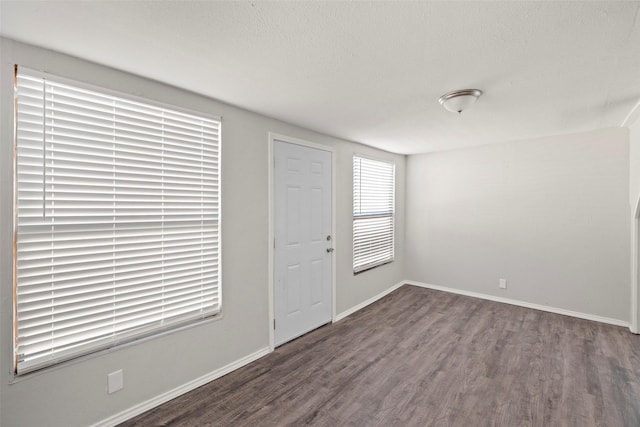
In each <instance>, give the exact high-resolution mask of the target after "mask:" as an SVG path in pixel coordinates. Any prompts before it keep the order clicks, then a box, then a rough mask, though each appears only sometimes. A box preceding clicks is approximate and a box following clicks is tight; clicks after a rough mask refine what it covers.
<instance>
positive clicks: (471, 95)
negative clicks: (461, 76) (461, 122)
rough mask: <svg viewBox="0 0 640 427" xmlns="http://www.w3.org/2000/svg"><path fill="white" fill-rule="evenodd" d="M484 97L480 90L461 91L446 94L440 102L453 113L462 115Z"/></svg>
mask: <svg viewBox="0 0 640 427" xmlns="http://www.w3.org/2000/svg"><path fill="white" fill-rule="evenodd" d="M480 95H482V91H481V90H480V89H461V90H454V91H452V92H448V93H445V94H444V95H442V96H441V97H440V99H439V100H438V101H440V104H442V106H443V107H444V108H446V109H447V110H449V111H451V112H452V113H458V114H459V113H461V112H462V110H466V109H467V108H469V107H471V106H472V105H473V104H475V102H476V101H477V100H478V98H480Z"/></svg>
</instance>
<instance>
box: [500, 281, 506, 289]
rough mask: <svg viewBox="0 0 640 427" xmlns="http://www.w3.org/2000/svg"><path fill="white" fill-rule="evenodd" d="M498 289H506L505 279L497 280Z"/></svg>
mask: <svg viewBox="0 0 640 427" xmlns="http://www.w3.org/2000/svg"><path fill="white" fill-rule="evenodd" d="M498 287H499V288H500V289H507V279H500V280H498Z"/></svg>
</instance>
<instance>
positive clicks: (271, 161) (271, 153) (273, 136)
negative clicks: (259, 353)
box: [267, 132, 340, 351]
mask: <svg viewBox="0 0 640 427" xmlns="http://www.w3.org/2000/svg"><path fill="white" fill-rule="evenodd" d="M268 137H269V145H268V155H267V158H268V166H267V170H268V176H269V179H268V186H269V189H268V198H269V214H268V218H269V234H268V239H267V246H268V254H269V256H268V259H269V260H268V262H269V270H268V271H269V292H268V297H269V323H268V324H267V327H268V329H269V350H270V351H273V350H274V349H275V344H274V343H275V331H274V329H273V322H274V321H275V311H274V298H275V289H274V277H273V275H274V274H275V266H274V262H275V256H274V255H275V254H274V247H273V246H274V239H275V215H274V198H275V191H274V188H273V186H274V172H275V167H274V166H275V150H274V144H275V141H282V142H288V143H290V144H296V145H301V146H304V147H309V148H315V149H317V150H323V151H328V152H330V153H331V236H333V247H334V249H335V250H334V251H333V253H332V254H331V294H332V296H331V322H335V321H336V254H337V253H339V251H340V249H339V247H338V244H337V241H338V240H337V239H336V220H335V219H336V152H335V149H334V148H333V147H329V146H327V145H322V144H317V143H315V142H309V141H305V140H303V139H299V138H294V137H290V136H286V135H281V134H277V133H273V132H269V133H268Z"/></svg>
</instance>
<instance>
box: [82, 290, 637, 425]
mask: <svg viewBox="0 0 640 427" xmlns="http://www.w3.org/2000/svg"><path fill="white" fill-rule="evenodd" d="M403 285H413V286H418V287H422V288H427V289H433V290H437V291H443V292H449V293H453V294H459V295H465V296H469V297H474V298H480V299H484V300H489V301H495V302H501V303H504V304H511V305H517V306H520V307H525V308H532V309H535V310H541V311H547V312H550V313H556V314H562V315H565V316H572V317H577V318H580V319H586V320H593V321H595V322H601V323H607V324H611V325H616V326H623V327H627V328H628V327H629V322H626V321H623V320H619V319H612V318H609V317H603V316H596V315H593V314H587V313H581V312H578V311H571V310H565V309H562V308H556V307H550V306H547V305H541V304H533V303H529V302H525V301H519V300H514V299H510V298H502V297H497V296H493V295H488V294H482V293H479V292H471V291H465V290H462V289H456V288H449V287H446V286H438V285H431V284H428V283H423V282H416V281H414V280H403V281H402V282H399V283H396V284H395V285H393V286H391V287H390V288H388V289H386V290H384V291H382V292H380V293H379V294H377V295H374V296H373V297H371V298H369V299H367V300H366V301H363V302H361V303H360V304H357V305H355V306H353V307H351V308H349V309H347V310H345V311H343V312H341V313H340V314H337V315H336V316H335V317H334V319H333V321H334V322H338V321H340V320H342V319H344V318H345V317H347V316H350V315H351V314H353V313H355V312H357V311H359V310H361V309H363V308H365V307H366V306H368V305H370V304H372V303H374V302H376V301H378V300H379V299H381V298H383V297H385V296H386V295H388V294H390V293H391V292H393V291H395V290H396V289H398V288H400V287H401V286H403ZM271 351H272V350H271V349H270V348H269V347H265V348H262V349H260V350H257V351H256V352H254V353H251V354H249V355H247V356H245V357H243V358H241V359H238V360H236V361H235V362H232V363H229V364H228V365H226V366H223V367H222V368H220V369H216V370H215V371H212V372H210V373H208V374H205V375H203V376H201V377H199V378H196V379H195V380H193V381H189V382H188V383H186V384H183V385H181V386H179V387H176V388H174V389H172V390H169V391H168V392H166V393H163V394H160V395H158V396H156V397H154V398H152V399H149V400H147V401H145V402H142V403H140V404H138V405H134V406H132V407H131V408H129V409H127V410H125V411H122V412H120V413H118V414H115V415H113V416H111V417H109V418H106V419H104V420H102V421H100V422H98V423H96V424H93V426H92V427H113V426H116V425H118V424H120V423H122V422H124V421H126V420H128V419H130V418H133V417H135V416H136V415H140V414H141V413H143V412H145V411H148V410H149V409H153V408H155V407H156V406H159V405H161V404H163V403H165V402H168V401H169V400H171V399H174V398H176V397H178V396H180V395H182V394H185V393H187V392H189V391H191V390H194V389H196V388H198V387H200V386H201V385H204V384H206V383H208V382H210V381H213V380H215V379H217V378H220V377H222V376H223V375H226V374H228V373H230V372H232V371H235V370H236V369H238V368H241V367H243V366H245V365H248V364H249V363H251V362H254V361H256V360H258V359H260V358H261V357H263V356H265V355H267V354H269V353H271Z"/></svg>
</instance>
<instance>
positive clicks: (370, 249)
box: [353, 156, 394, 273]
mask: <svg viewBox="0 0 640 427" xmlns="http://www.w3.org/2000/svg"><path fill="white" fill-rule="evenodd" d="M393 196H394V165H393V163H388V162H381V161H378V160H371V159H367V158H364V157H358V156H354V158H353V272H354V273H359V272H362V271H364V270H368V269H370V268H373V267H375V266H378V265H381V264H385V263H387V262H391V261H393V216H394V197H393Z"/></svg>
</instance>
